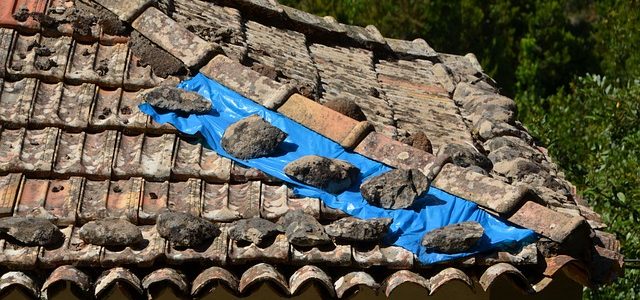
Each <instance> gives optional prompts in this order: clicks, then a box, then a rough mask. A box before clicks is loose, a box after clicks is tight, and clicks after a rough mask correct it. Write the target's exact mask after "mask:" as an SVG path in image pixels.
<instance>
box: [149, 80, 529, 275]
mask: <svg viewBox="0 0 640 300" xmlns="http://www.w3.org/2000/svg"><path fill="white" fill-rule="evenodd" d="M178 87H179V88H182V89H185V90H188V91H194V92H197V93H198V94H200V95H202V96H203V97H205V98H207V99H209V100H211V102H212V104H213V109H212V110H211V111H210V112H209V113H208V114H191V115H188V116H185V115H179V114H176V113H174V112H170V111H160V110H157V109H155V108H154V107H153V106H151V105H149V104H147V103H143V104H141V105H140V110H141V111H142V112H144V113H146V114H148V115H150V116H151V117H152V118H153V119H154V120H155V121H156V122H158V123H161V124H162V123H170V124H172V125H173V126H175V127H176V128H177V129H178V130H180V131H181V132H183V133H186V134H196V133H198V132H199V133H200V134H202V136H203V137H204V140H205V142H206V146H208V147H210V148H211V149H213V150H214V151H216V152H217V153H218V154H219V155H221V156H224V157H227V158H229V159H232V160H234V161H237V162H239V163H241V164H243V165H246V166H249V167H252V168H256V169H259V170H261V171H263V172H265V173H267V174H269V175H271V176H273V177H276V178H279V179H280V180H282V181H284V182H286V183H287V184H288V185H289V186H291V187H293V190H294V192H295V193H296V195H299V196H301V197H313V198H319V199H321V200H322V201H323V202H324V203H325V204H326V205H327V206H329V207H331V208H336V209H340V210H342V211H344V212H345V213H347V214H349V215H352V216H354V217H357V218H361V219H371V218H392V219H393V222H392V223H391V225H390V228H389V231H388V233H387V235H386V236H385V238H384V240H383V243H385V244H387V245H396V246H400V247H402V248H405V249H407V250H409V251H411V252H413V253H414V254H416V255H417V257H418V259H419V260H420V262H421V263H423V264H432V263H437V262H443V261H447V260H452V259H456V258H461V257H464V256H469V255H472V254H476V253H481V252H488V251H492V250H497V249H504V248H512V247H517V246H520V245H522V244H524V243H528V242H531V241H533V240H535V238H536V235H535V234H534V233H533V232H532V231H530V230H528V229H522V228H518V227H515V226H513V225H511V224H508V223H507V222H505V221H502V220H500V219H498V218H496V217H494V216H492V215H490V214H488V213H487V212H485V211H483V210H481V209H480V208H478V206H477V205H476V204H475V203H473V202H470V201H467V200H464V199H462V198H459V197H456V196H454V195H451V194H449V193H447V192H445V191H442V190H440V189H437V188H435V187H431V188H430V189H429V191H428V193H427V194H426V195H424V196H423V197H421V198H420V199H418V201H416V203H415V204H414V205H413V206H412V207H410V208H408V209H398V210H389V209H383V208H380V207H376V206H372V205H370V204H369V203H368V202H367V201H366V200H365V199H364V198H363V197H362V195H361V194H360V191H359V187H360V184H361V183H362V182H364V181H365V180H366V179H368V178H370V177H372V176H376V175H380V174H382V173H384V172H387V171H389V170H391V168H390V167H388V166H386V165H384V164H382V163H379V162H377V161H374V160H371V159H368V158H366V157H364V156H362V155H359V154H357V153H352V152H349V151H347V150H345V149H344V148H343V147H342V146H340V145H339V144H337V143H335V142H333V141H331V140H329V139H327V138H326V137H324V136H322V135H320V134H318V133H316V132H314V131H312V130H310V129H308V128H306V127H304V126H302V125H300V124H298V123H296V122H295V121H292V120H291V119H289V118H287V117H285V116H283V115H281V114H279V113H277V112H274V111H271V110H269V109H267V108H265V107H263V106H261V105H259V104H257V103H255V102H253V101H251V100H249V99H247V98H244V97H243V96H241V95H239V94H238V93H236V92H235V91H232V90H230V89H228V88H227V87H225V86H223V85H221V84H219V83H218V82H216V81H214V80H211V79H209V78H207V77H206V76H204V75H202V74H197V75H196V76H194V77H192V78H191V79H188V80H185V81H183V82H181V83H180V84H179V85H178ZM254 114H256V115H259V116H260V117H262V118H263V119H265V120H266V121H268V122H269V123H271V124H272V125H273V126H276V127H278V128H280V129H281V130H282V131H284V132H286V133H287V134H288V136H287V138H286V139H285V141H284V142H283V143H282V144H281V145H280V146H279V151H278V152H277V153H275V154H274V155H271V156H269V157H261V158H256V159H249V160H239V159H236V158H234V157H233V156H231V155H230V154H228V153H227V152H226V151H225V150H224V149H223V148H222V146H221V142H220V141H221V138H222V135H223V134H224V131H225V129H226V128H227V127H228V126H229V125H231V124H233V123H235V122H237V121H239V120H241V119H243V118H245V117H248V116H250V115H254ZM305 155H319V156H324V157H328V158H335V159H341V160H344V161H348V162H349V163H351V164H353V165H354V166H356V167H357V168H359V170H360V175H359V180H358V182H356V183H355V184H354V185H353V186H352V188H351V189H349V190H347V191H345V192H343V193H341V194H331V193H328V192H325V191H323V190H321V189H318V188H315V187H312V186H308V185H305V184H303V183H300V182H298V181H296V180H295V179H293V178H290V177H288V176H287V175H286V174H285V173H284V167H285V165H287V164H288V163H289V162H292V161H294V160H296V159H298V158H300V157H302V156H305ZM464 221H476V222H478V223H480V224H481V225H482V227H483V228H484V231H485V234H484V236H483V238H482V239H481V240H480V241H479V243H478V244H477V245H476V246H475V247H474V248H472V249H470V250H469V252H464V253H457V254H444V253H437V252H433V251H428V250H427V249H426V248H425V247H424V246H422V245H421V243H420V242H421V239H422V237H423V236H424V234H425V233H427V232H429V231H431V230H433V229H435V228H439V227H442V226H446V225H450V224H456V223H460V222H464Z"/></svg>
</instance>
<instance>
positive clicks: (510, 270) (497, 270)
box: [479, 263, 534, 293]
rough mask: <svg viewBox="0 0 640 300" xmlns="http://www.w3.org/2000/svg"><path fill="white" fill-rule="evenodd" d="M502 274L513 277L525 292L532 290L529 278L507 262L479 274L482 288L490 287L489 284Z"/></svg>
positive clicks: (531, 291) (487, 288)
mask: <svg viewBox="0 0 640 300" xmlns="http://www.w3.org/2000/svg"><path fill="white" fill-rule="evenodd" d="M502 275H509V278H510V279H514V280H515V281H516V282H515V283H516V284H517V285H518V286H520V287H522V288H523V289H524V290H525V291H526V292H528V293H533V292H534V289H533V288H532V287H531V284H529V280H527V278H526V277H524V275H523V274H522V272H520V270H518V269H517V268H516V267H514V266H512V265H510V264H508V263H499V264H495V265H493V266H491V267H489V268H487V270H485V271H484V273H483V274H482V276H480V280H479V281H480V286H482V289H483V290H485V291H487V290H489V288H490V287H491V284H493V282H494V281H495V280H496V279H497V278H498V277H500V276H502Z"/></svg>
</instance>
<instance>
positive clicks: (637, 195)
mask: <svg viewBox="0 0 640 300" xmlns="http://www.w3.org/2000/svg"><path fill="white" fill-rule="evenodd" d="M280 3H282V4H286V5H291V6H295V7H298V8H301V9H304V10H306V11H309V12H312V13H316V14H319V15H332V16H335V17H336V18H337V19H338V20H339V21H340V22H344V23H349V24H356V25H367V24H374V25H375V26H376V27H378V29H379V30H380V31H381V32H382V33H383V34H384V35H385V36H388V37H395V38H402V39H413V38H418V37H421V38H424V39H425V40H426V41H427V42H429V44H430V45H431V46H432V47H434V48H435V49H436V50H438V51H440V52H446V53H454V54H464V53H468V52H472V53H475V54H476V56H477V57H478V59H479V60H480V62H481V64H482V65H483V67H484V69H485V72H487V73H488V74H489V75H491V76H492V77H493V78H495V79H496V81H497V82H498V83H499V85H500V86H501V87H502V88H503V90H502V91H501V92H502V93H503V94H505V95H507V96H512V97H514V99H516V102H517V103H518V107H519V119H520V120H522V121H523V123H524V124H525V125H526V126H527V127H528V128H530V130H531V131H532V133H533V134H534V136H537V137H539V138H540V141H541V142H542V143H543V144H545V145H547V147H548V148H549V151H550V153H551V155H552V156H553V157H554V158H555V160H556V162H557V163H558V164H559V165H560V166H561V168H562V169H564V170H565V171H566V175H567V177H568V179H569V180H571V181H572V182H573V183H575V184H576V186H577V187H578V190H579V191H580V193H581V194H582V195H583V196H584V198H585V199H587V200H588V201H589V203H590V204H591V205H593V207H594V208H595V210H596V211H597V212H599V213H600V214H601V215H602V217H603V219H604V221H605V223H607V224H608V225H609V229H610V231H612V232H614V233H616V235H617V236H618V238H619V239H620V240H621V242H622V247H623V248H622V249H623V250H622V251H623V254H624V255H625V256H626V257H631V258H640V230H639V229H638V226H637V225H636V224H637V223H638V222H639V221H640V51H639V50H638V49H637V48H638V47H639V46H640V25H639V24H640V0H503V1H496V0H489V1H481V0H280ZM589 74H601V75H589ZM605 76H606V77H605ZM585 296H587V297H588V298H592V299H612V298H615V299H635V298H640V270H627V271H626V275H625V278H621V279H619V280H618V281H617V282H616V283H614V284H613V285H610V286H607V287H605V288H602V289H596V290H590V291H589V292H588V293H586V294H585Z"/></svg>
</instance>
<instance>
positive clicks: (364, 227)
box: [324, 217, 393, 242]
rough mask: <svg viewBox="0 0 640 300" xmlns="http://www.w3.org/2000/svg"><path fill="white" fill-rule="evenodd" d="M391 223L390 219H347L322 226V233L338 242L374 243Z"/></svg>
mask: <svg viewBox="0 0 640 300" xmlns="http://www.w3.org/2000/svg"><path fill="white" fill-rule="evenodd" d="M392 221H393V219H390V218H376V219H369V220H362V219H358V218H354V217H347V218H342V219H340V220H337V221H335V222H333V223H331V224H329V225H326V226H324V231H325V232H326V233H327V234H328V235H329V236H331V237H334V238H335V239H336V240H339V241H346V242H375V241H379V240H380V239H381V238H382V237H383V236H384V234H385V233H387V229H388V228H389V225H390V224H391V222H392Z"/></svg>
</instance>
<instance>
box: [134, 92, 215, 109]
mask: <svg viewBox="0 0 640 300" xmlns="http://www.w3.org/2000/svg"><path fill="white" fill-rule="evenodd" d="M142 100H144V101H145V102H147V103H149V104H151V105H153V106H155V107H157V108H162V109H167V110H173V111H178V112H182V113H187V114H190V113H196V114H204V113H208V112H209V111H211V108H212V106H211V101H209V100H207V99H205V98H204V97H202V96H200V95H199V94H198V93H195V92H191V91H185V90H183V89H179V88H176V87H172V86H158V87H155V88H153V89H152V90H150V91H148V92H145V93H143V94H142Z"/></svg>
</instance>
